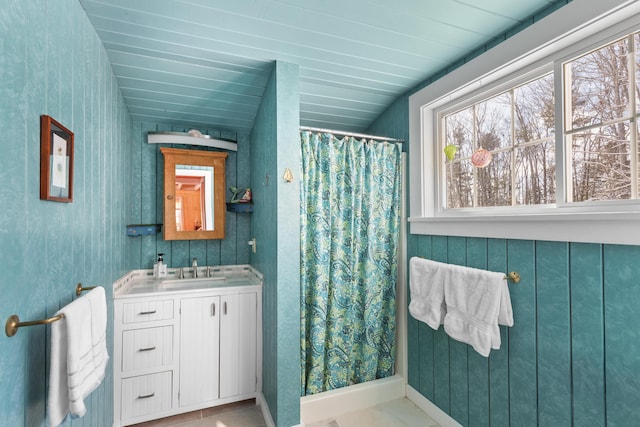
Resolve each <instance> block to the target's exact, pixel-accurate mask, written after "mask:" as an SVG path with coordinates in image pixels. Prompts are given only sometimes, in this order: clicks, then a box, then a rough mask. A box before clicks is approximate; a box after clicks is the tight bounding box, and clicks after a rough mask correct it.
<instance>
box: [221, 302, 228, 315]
mask: <svg viewBox="0 0 640 427" xmlns="http://www.w3.org/2000/svg"><path fill="white" fill-rule="evenodd" d="M222 312H223V313H224V314H225V315H226V314H227V302H226V301H225V302H224V304H223V305H222Z"/></svg>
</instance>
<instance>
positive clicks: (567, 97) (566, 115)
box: [553, 63, 573, 205]
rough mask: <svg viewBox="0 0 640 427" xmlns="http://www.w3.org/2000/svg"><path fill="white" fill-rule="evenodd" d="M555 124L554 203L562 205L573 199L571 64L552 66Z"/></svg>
mask: <svg viewBox="0 0 640 427" xmlns="http://www.w3.org/2000/svg"><path fill="white" fill-rule="evenodd" d="M553 74H554V87H555V126H556V203H557V204H558V205H563V204H567V203H571V202H572V201H573V181H572V179H573V170H572V166H571V156H572V151H571V145H572V138H573V136H572V135H571V134H567V131H568V130H569V129H571V117H572V111H573V105H572V103H571V64H570V63H568V64H562V63H556V64H555V66H554V73H553Z"/></svg>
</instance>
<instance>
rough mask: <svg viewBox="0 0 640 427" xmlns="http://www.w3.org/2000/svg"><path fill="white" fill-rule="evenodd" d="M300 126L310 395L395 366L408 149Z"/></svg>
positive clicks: (304, 343) (305, 376) (304, 342)
mask: <svg viewBox="0 0 640 427" xmlns="http://www.w3.org/2000/svg"><path fill="white" fill-rule="evenodd" d="M300 136H301V138H300V139H301V148H302V175H303V176H302V183H301V356H302V357H301V365H302V366H301V377H302V378H301V395H302V396H305V395H309V394H315V393H319V392H322V391H327V390H331V389H335V388H340V387H345V386H348V385H352V384H358V383H362V382H365V381H371V380H374V379H378V378H385V377H388V376H391V375H393V373H394V364H395V334H396V323H395V322H396V320H395V319H396V301H395V290H396V279H397V277H396V276H397V265H398V264H397V252H398V236H399V228H400V176H401V170H400V165H401V163H400V158H401V150H400V148H399V146H398V145H397V144H394V143H388V142H375V141H367V140H356V139H354V138H352V137H344V138H343V139H339V138H337V137H335V136H334V135H332V134H329V133H322V134H318V133H312V132H307V131H305V132H301V134H300Z"/></svg>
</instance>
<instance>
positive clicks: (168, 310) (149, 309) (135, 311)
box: [122, 300, 173, 324]
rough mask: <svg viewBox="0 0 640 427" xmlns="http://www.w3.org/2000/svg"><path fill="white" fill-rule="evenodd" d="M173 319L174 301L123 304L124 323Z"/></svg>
mask: <svg viewBox="0 0 640 427" xmlns="http://www.w3.org/2000/svg"><path fill="white" fill-rule="evenodd" d="M170 319H173V300H164V301H140V302H131V303H126V304H123V307H122V323H123V324H127V323H138V322H151V321H154V320H170Z"/></svg>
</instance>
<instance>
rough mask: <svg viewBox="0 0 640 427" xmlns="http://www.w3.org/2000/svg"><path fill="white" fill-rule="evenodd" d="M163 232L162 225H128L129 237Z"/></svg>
mask: <svg viewBox="0 0 640 427" xmlns="http://www.w3.org/2000/svg"><path fill="white" fill-rule="evenodd" d="M161 230H162V224H130V225H127V236H133V237H136V236H149V235H152V234H158V233H159V232H160V231H161Z"/></svg>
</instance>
